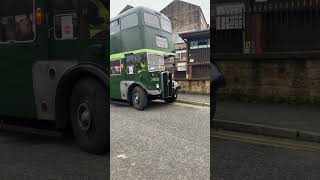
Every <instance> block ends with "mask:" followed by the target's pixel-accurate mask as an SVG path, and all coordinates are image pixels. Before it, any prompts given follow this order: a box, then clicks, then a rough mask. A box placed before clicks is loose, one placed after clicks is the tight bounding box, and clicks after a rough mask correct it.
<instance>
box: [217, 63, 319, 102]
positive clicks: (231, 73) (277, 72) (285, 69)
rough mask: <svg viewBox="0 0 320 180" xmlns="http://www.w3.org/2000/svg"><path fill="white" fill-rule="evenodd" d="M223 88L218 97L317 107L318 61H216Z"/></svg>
mask: <svg viewBox="0 0 320 180" xmlns="http://www.w3.org/2000/svg"><path fill="white" fill-rule="evenodd" d="M216 63H217V65H218V67H219V68H220V70H221V71H222V73H223V75H224V78H225V81H226V86H225V87H224V88H222V89H220V90H219V94H220V96H222V97H232V98H237V99H243V100H267V101H276V102H288V103H320V59H237V60H224V61H222V60H219V61H216Z"/></svg>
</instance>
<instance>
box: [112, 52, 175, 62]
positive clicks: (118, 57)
mask: <svg viewBox="0 0 320 180" xmlns="http://www.w3.org/2000/svg"><path fill="white" fill-rule="evenodd" d="M139 53H152V54H159V55H171V56H175V55H176V54H175V53H170V52H165V51H158V50H152V49H139V50H135V51H129V52H124V53H118V54H112V55H110V61H113V60H117V59H122V58H124V57H125V55H126V54H139Z"/></svg>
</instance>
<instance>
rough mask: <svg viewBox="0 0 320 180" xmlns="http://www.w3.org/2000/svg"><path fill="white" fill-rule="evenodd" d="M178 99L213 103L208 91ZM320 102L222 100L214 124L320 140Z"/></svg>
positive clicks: (229, 128) (253, 131)
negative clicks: (295, 103) (302, 103)
mask: <svg viewBox="0 0 320 180" xmlns="http://www.w3.org/2000/svg"><path fill="white" fill-rule="evenodd" d="M178 100H183V101H186V103H189V104H192V102H194V103H196V104H198V105H201V103H202V104H204V106H206V105H207V106H210V97H209V96H208V95H194V94H183V93H181V94H179V96H178ZM319 109H320V106H319V105H305V104H304V105H293V104H278V103H266V102H239V101H230V100H223V101H222V100H218V102H217V109H216V114H215V118H214V120H213V123H212V124H213V125H212V127H213V128H222V129H225V130H233V131H241V132H249V133H255V134H263V135H269V136H277V137H283V138H291V139H297V140H303V141H315V142H320V118H319V117H320V111H319Z"/></svg>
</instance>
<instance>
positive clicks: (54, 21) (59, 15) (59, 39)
mask: <svg viewBox="0 0 320 180" xmlns="http://www.w3.org/2000/svg"><path fill="white" fill-rule="evenodd" d="M73 14H77V12H72V13H64V14H56V15H54V17H53V36H54V40H57V41H63V40H78V39H79V36H78V37H76V38H75V37H73V38H72V39H70V38H57V36H56V18H57V17H61V16H68V15H71V16H73ZM77 15H78V14H77ZM79 20H80V19H79ZM79 28H80V26H79Z"/></svg>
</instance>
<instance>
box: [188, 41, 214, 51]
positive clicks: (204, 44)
mask: <svg viewBox="0 0 320 180" xmlns="http://www.w3.org/2000/svg"><path fill="white" fill-rule="evenodd" d="M202 48H210V40H209V39H202V40H197V41H191V42H190V49H202Z"/></svg>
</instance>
